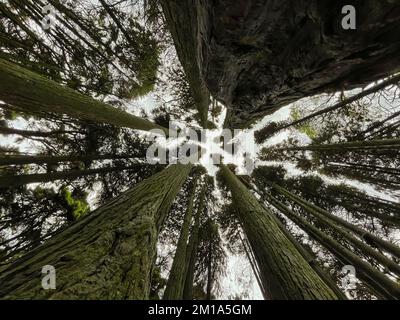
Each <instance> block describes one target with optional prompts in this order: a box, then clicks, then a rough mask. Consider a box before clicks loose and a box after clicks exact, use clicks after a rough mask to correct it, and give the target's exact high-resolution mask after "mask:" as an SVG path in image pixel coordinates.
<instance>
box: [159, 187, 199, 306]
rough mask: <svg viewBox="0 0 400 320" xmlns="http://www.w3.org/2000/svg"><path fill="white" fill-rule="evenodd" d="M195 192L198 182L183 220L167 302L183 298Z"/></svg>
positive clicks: (169, 279) (168, 285) (167, 287)
mask: <svg viewBox="0 0 400 320" xmlns="http://www.w3.org/2000/svg"><path fill="white" fill-rule="evenodd" d="M195 191H196V182H194V185H193V189H192V191H191V195H190V198H189V204H188V208H187V210H186V213H185V216H184V219H183V224H182V229H181V234H180V236H179V240H178V244H177V246H176V251H175V257H174V261H173V263H172V267H171V271H170V273H169V277H168V282H167V286H166V288H165V292H164V299H167V300H181V299H182V298H183V289H184V285H185V279H186V272H187V269H188V263H189V261H188V260H187V258H186V256H187V254H186V250H187V245H188V244H187V240H188V237H189V229H190V223H191V222H192V215H193V201H194V196H195Z"/></svg>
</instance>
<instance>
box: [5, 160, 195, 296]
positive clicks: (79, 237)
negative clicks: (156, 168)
mask: <svg viewBox="0 0 400 320" xmlns="http://www.w3.org/2000/svg"><path fill="white" fill-rule="evenodd" d="M190 169H191V165H180V164H179V165H173V166H170V167H168V168H167V169H165V170H163V171H162V172H160V173H157V174H155V175H153V176H152V177H150V178H149V179H147V180H144V181H142V182H141V183H139V184H138V185H137V186H135V187H134V188H133V189H130V190H128V191H126V192H124V193H123V194H122V195H120V196H118V197H117V198H115V199H114V200H112V201H110V202H109V203H107V204H106V205H104V206H102V207H100V208H98V209H97V210H95V211H93V212H92V213H91V214H89V215H87V216H85V217H84V218H83V219H81V220H79V221H78V222H77V223H75V224H73V225H71V226H70V227H68V228H66V229H64V230H63V231H61V232H60V233H58V234H56V235H55V236H54V237H53V238H51V239H50V240H49V241H48V242H46V243H45V244H43V245H42V246H40V247H38V248H37V249H35V250H33V251H31V252H30V253H28V254H27V255H25V256H24V257H22V258H21V259H19V260H17V261H15V262H14V263H13V264H11V265H10V266H9V267H7V268H6V269H5V270H2V272H1V274H0V283H1V287H0V298H2V299H148V297H149V291H150V275H151V270H152V263H153V261H154V258H155V255H156V243H157V236H158V232H159V230H160V228H161V225H162V223H163V221H164V219H165V216H166V215H167V212H168V211H169V209H170V206H171V204H172V201H173V199H174V198H175V196H176V194H177V193H178V192H179V190H180V188H181V186H182V184H183V183H184V181H185V179H186V177H187V176H188V174H189V172H190ZM45 265H52V266H53V267H54V268H55V269H56V289H55V290H44V289H43V288H42V286H41V279H42V274H41V270H42V267H43V266H45Z"/></svg>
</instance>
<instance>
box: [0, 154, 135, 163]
mask: <svg viewBox="0 0 400 320" xmlns="http://www.w3.org/2000/svg"><path fill="white" fill-rule="evenodd" d="M132 158H135V155H133V154H129V155H126V154H125V155H124V154H123V155H118V154H105V155H100V154H85V155H67V156H45V155H1V156H0V165H21V164H57V163H60V162H77V161H79V162H86V161H95V160H117V159H132Z"/></svg>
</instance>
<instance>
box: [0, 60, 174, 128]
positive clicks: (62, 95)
mask: <svg viewBox="0 0 400 320" xmlns="http://www.w3.org/2000/svg"><path fill="white" fill-rule="evenodd" d="M0 99H1V100H3V101H5V102H6V103H8V104H10V105H12V106H13V107H15V108H17V109H19V110H21V111H24V112H27V113H37V112H46V113H59V114H66V115H69V116H71V117H75V118H78V119H83V120H90V121H95V122H100V123H109V124H112V125H115V126H117V127H127V128H131V129H138V130H145V131H149V130H152V129H160V130H162V131H164V132H165V133H166V134H168V129H166V128H164V127H161V126H159V125H157V124H155V123H152V122H150V121H148V120H146V119H142V118H139V117H136V116H134V115H132V114H129V113H127V112H124V111H122V110H120V109H117V108H114V107H112V106H110V105H108V104H106V103H103V102H101V101H98V100H95V99H93V98H91V97H89V96H85V95H83V94H81V93H79V92H77V91H75V90H72V89H70V88H68V87H64V86H62V85H60V84H58V83H56V82H54V81H51V80H48V79H47V78H45V77H44V76H42V75H39V74H37V73H34V72H32V71H30V70H28V69H25V68H23V67H20V66H18V65H16V64H14V63H12V62H10V61H6V60H3V59H0Z"/></svg>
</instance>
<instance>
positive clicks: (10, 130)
mask: <svg viewBox="0 0 400 320" xmlns="http://www.w3.org/2000/svg"><path fill="white" fill-rule="evenodd" d="M68 133H84V132H80V131H67V130H55V131H48V132H46V131H32V130H20V129H15V128H8V127H3V126H0V134H18V135H20V136H23V137H45V138H46V137H55V136H57V135H61V134H68Z"/></svg>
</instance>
